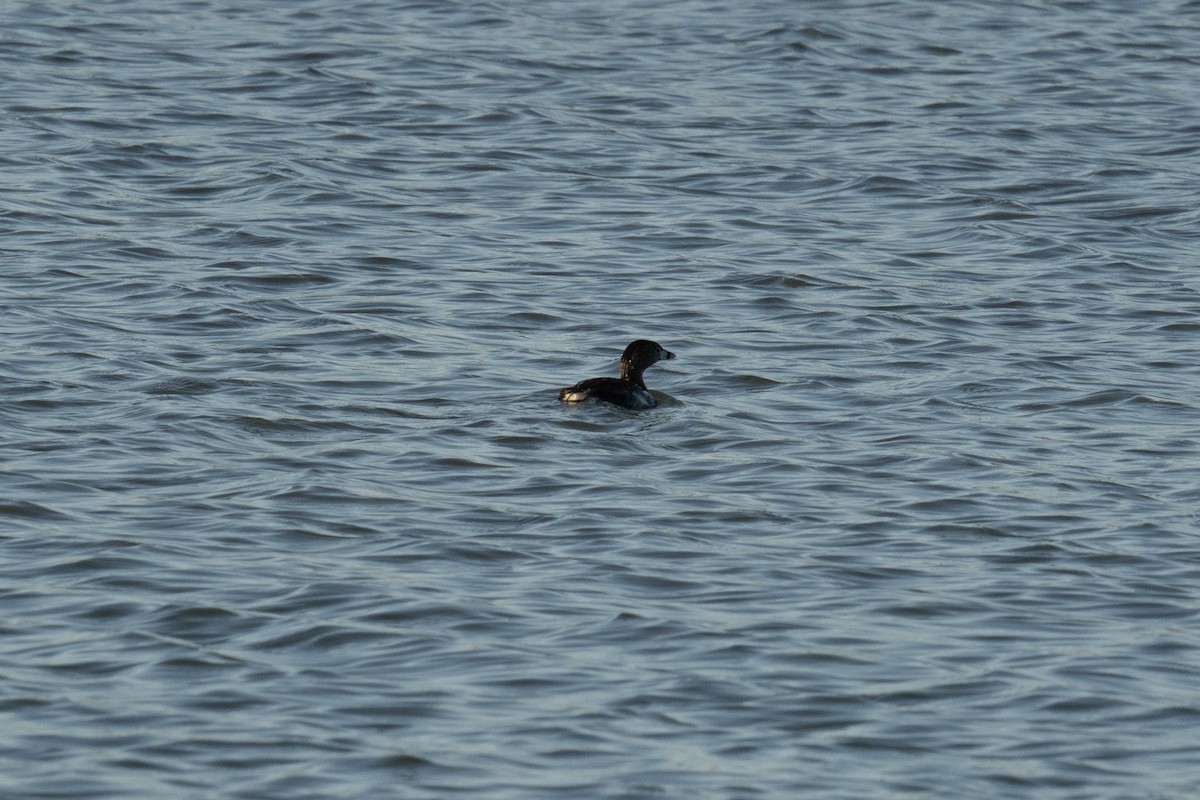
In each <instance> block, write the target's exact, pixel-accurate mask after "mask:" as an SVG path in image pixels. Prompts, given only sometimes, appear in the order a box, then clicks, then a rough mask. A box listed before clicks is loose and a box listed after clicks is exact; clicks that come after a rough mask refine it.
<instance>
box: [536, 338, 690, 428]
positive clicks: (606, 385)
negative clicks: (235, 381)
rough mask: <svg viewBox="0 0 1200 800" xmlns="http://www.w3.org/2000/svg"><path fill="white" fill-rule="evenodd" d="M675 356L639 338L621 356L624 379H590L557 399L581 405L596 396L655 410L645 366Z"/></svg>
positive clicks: (630, 407)
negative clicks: (647, 382) (645, 377)
mask: <svg viewBox="0 0 1200 800" xmlns="http://www.w3.org/2000/svg"><path fill="white" fill-rule="evenodd" d="M674 357H675V354H674V353H671V352H669V351H667V350H664V349H663V347H662V345H660V344H658V343H657V342H652V341H650V340H648V339H638V340H637V341H636V342H631V343H630V345H629V347H626V348H625V352H624V353H622V354H621V377H619V378H588V379H587V380H586V381H580V382H579V383H577V384H575V385H574V386H568V387H567V388H565V389H563V390H562V391H560V392H559V393H558V399H559V400H562V401H563V402H564V403H578V402H580V401H582V400H587V399H588V398H589V397H595V398H597V399H599V400H603V401H605V402H606V403H612V404H613V405H617V406H621V407H622V408H629V409H633V410H635V411H641V410H642V409H646V408H654V407H655V406H656V405H658V401H657V400H655V399H654V395H652V394H650V390H649V389H647V388H646V382H645V381H643V380H642V373H643V372H645V370H646V367H649V366H650V365H652V364H657V363H658V362H659V361H666V360H668V359H671V358H674Z"/></svg>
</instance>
